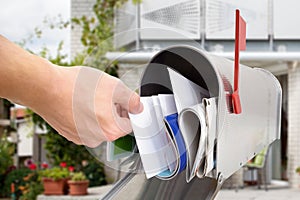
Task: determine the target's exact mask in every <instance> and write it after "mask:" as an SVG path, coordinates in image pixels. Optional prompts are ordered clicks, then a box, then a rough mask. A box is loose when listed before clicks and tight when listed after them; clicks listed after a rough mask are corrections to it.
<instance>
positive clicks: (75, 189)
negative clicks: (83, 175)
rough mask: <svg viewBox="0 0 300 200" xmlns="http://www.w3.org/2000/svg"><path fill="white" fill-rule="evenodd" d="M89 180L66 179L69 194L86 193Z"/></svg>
mask: <svg viewBox="0 0 300 200" xmlns="http://www.w3.org/2000/svg"><path fill="white" fill-rule="evenodd" d="M89 183H90V181H88V180H86V181H68V185H69V194H70V195H86V194H87V188H88V186H89Z"/></svg>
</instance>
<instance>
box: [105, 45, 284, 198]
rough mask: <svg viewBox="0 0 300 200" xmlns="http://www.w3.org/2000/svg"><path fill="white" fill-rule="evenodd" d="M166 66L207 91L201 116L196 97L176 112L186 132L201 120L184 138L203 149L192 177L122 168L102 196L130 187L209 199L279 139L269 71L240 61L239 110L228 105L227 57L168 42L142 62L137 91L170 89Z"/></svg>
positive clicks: (142, 192)
mask: <svg viewBox="0 0 300 200" xmlns="http://www.w3.org/2000/svg"><path fill="white" fill-rule="evenodd" d="M170 70H174V71H175V72H177V73H178V74H179V75H181V76H182V77H184V78H186V79H187V80H189V81H191V82H192V83H193V84H196V85H197V86H200V87H201V88H203V89H205V90H206V91H207V92H208V93H207V95H206V96H205V97H204V98H203V99H202V102H198V103H199V104H200V103H201V104H202V105H203V107H202V108H201V112H202V113H203V114H204V117H205V118H204V119H200V118H201V117H199V116H198V115H197V109H198V108H197V106H198V107H199V105H197V102H195V103H196V104H195V105H194V106H191V107H190V108H186V109H183V110H182V113H181V114H179V118H178V124H179V128H180V129H186V130H188V131H191V132H193V131H195V129H194V128H193V126H197V124H199V123H200V124H201V129H200V131H199V130H198V131H197V132H195V133H192V134H194V136H193V137H191V138H192V141H189V142H187V143H186V146H189V145H192V143H193V140H196V141H197V144H199V146H198V148H199V151H200V152H202V154H203V159H200V162H199V163H198V165H197V170H196V171H197V174H196V177H195V178H193V179H190V180H187V179H186V172H181V173H179V174H177V176H175V177H173V178H172V179H170V180H160V179H158V178H155V177H154V178H151V179H146V178H145V176H144V175H143V174H128V175H127V176H125V178H124V179H123V180H121V181H120V182H119V183H118V184H116V186H115V187H114V188H113V189H112V190H111V192H109V193H108V194H107V195H106V197H105V198H111V197H115V198H116V199H124V198H125V199H126V196H127V195H125V194H128V192H130V193H131V194H132V195H133V196H132V198H135V199H139V198H143V199H184V198H186V199H189V198H195V197H197V198H199V199H212V198H214V196H215V195H216V194H217V192H218V191H219V189H220V187H221V185H222V184H223V182H224V180H226V179H227V178H228V177H230V176H231V175H232V174H233V173H234V172H236V171H237V170H239V169H240V168H241V167H242V166H243V165H244V164H246V162H247V161H249V160H250V159H251V158H253V157H254V156H255V155H256V154H257V153H258V152H260V151H261V150H262V149H264V148H265V147H267V146H268V145H270V144H271V143H272V142H274V141H275V140H276V139H280V121H281V98H282V94H281V93H282V92H281V87H280V84H279V82H278V80H277V79H276V78H275V77H274V76H273V75H272V74H271V73H270V72H268V71H266V70H264V69H261V68H251V67H247V66H244V65H240V68H239V88H238V89H239V96H240V103H241V110H242V112H241V113H239V114H236V113H235V112H234V108H233V105H232V93H233V90H234V86H233V84H234V63H233V61H231V60H227V59H225V58H222V57H217V56H214V55H211V54H209V53H207V52H205V51H203V50H200V49H198V48H196V47H192V46H173V47H168V48H167V49H164V50H161V51H160V52H158V53H157V54H156V55H155V56H154V57H153V58H152V59H151V61H150V62H149V63H148V65H147V67H146V69H145V71H144V74H143V76H142V79H141V87H140V95H141V97H146V96H152V95H158V94H173V93H174V90H175V88H173V87H174V84H173V85H172V80H171V78H172V77H170V73H169V71H170ZM181 89H182V88H181ZM181 98H194V97H193V96H186V97H181ZM182 119H185V120H182ZM203 127H205V128H203ZM204 129H206V130H204ZM204 132H205V133H204ZM201 137H202V138H201ZM200 141H204V142H202V143H201V142H200ZM137 167H138V165H137ZM185 170H186V171H187V170H189V169H188V168H186V169H185ZM197 177H198V178H197ZM132 188H135V189H134V191H133V189H132ZM105 198H104V199H105Z"/></svg>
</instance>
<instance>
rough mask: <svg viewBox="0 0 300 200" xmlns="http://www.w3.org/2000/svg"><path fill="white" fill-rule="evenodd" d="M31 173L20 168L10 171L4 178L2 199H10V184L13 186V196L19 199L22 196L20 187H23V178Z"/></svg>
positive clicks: (26, 169)
mask: <svg viewBox="0 0 300 200" xmlns="http://www.w3.org/2000/svg"><path fill="white" fill-rule="evenodd" d="M30 173H32V172H31V170H29V169H28V168H21V169H16V170H13V171H11V172H10V173H9V174H7V176H6V177H5V181H4V186H3V188H2V195H3V196H4V197H10V195H11V191H10V189H11V184H12V183H14V184H15V194H16V196H17V197H19V196H20V195H21V194H22V191H21V190H20V188H19V187H20V186H22V185H25V180H24V177H26V176H28V175H29V174H30Z"/></svg>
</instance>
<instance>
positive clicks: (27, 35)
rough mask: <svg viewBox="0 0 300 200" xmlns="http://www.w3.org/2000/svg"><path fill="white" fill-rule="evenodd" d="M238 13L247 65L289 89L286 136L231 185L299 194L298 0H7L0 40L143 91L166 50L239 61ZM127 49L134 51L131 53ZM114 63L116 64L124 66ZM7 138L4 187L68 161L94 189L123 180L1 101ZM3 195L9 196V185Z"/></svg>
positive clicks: (1, 163) (1, 128)
mask: <svg viewBox="0 0 300 200" xmlns="http://www.w3.org/2000/svg"><path fill="white" fill-rule="evenodd" d="M237 8H238V9H240V11H241V15H242V16H243V18H244V19H245V21H246V23H247V34H246V35H247V48H246V51H245V52H242V53H241V58H240V59H241V63H243V64H245V65H248V66H251V67H259V68H264V69H267V70H269V71H270V72H272V73H273V74H274V75H275V76H276V77H277V78H278V80H279V81H280V84H281V87H282V90H283V101H282V111H281V112H282V119H281V140H279V141H276V142H275V143H274V144H273V145H272V146H270V147H269V150H268V152H267V153H266V154H265V155H264V156H265V162H263V163H261V164H262V167H261V168H259V169H254V170H253V169H250V168H249V167H247V166H245V167H243V168H242V169H241V170H240V171H239V172H237V173H236V174H235V175H234V176H233V177H232V178H230V179H229V180H228V181H227V184H225V187H228V188H240V187H244V186H252V185H257V184H258V183H259V182H260V180H259V179H261V178H262V179H264V180H263V181H262V182H264V183H265V184H267V185H269V187H271V188H272V185H273V186H274V185H276V184H277V185H278V184H279V185H281V186H284V187H286V186H288V187H291V188H298V187H299V184H300V177H299V174H298V173H297V172H296V169H297V168H298V167H299V166H300V105H299V102H300V90H299V86H300V68H299V61H300V26H299V18H298V11H299V9H300V2H299V1H297V0H286V1H280V0H253V1H238V0H226V1H225V0H172V1H171V0H163V1H162V0H160V1H159V0H141V1H139V0H135V1H131V0H128V1H126V0H114V1H113V0H102V1H101V0H64V1H59V0H44V1H38V0H27V1H21V0H10V1H5V0H0V34H2V35H3V36H4V37H7V38H8V39H9V40H11V41H14V42H16V43H18V44H19V45H21V46H22V47H23V48H25V49H27V50H29V51H31V52H33V53H35V54H38V55H40V56H43V57H45V58H47V59H49V60H50V61H51V62H54V63H56V64H59V65H63V66H72V65H89V66H92V67H95V68H98V69H101V70H104V71H106V72H108V73H110V74H112V75H114V76H118V77H120V78H121V79H122V80H123V81H124V82H125V83H126V84H127V85H128V86H129V87H130V88H132V89H136V88H138V85H137V84H138V82H139V78H140V76H141V73H142V72H143V69H144V68H143V64H145V63H147V62H148V61H149V60H150V59H151V57H152V56H153V55H154V54H155V52H157V50H159V49H162V48H165V47H167V46H171V45H177V44H190V45H196V46H197V47H199V48H202V49H204V50H206V51H208V52H211V53H213V54H216V55H219V56H223V57H226V58H228V59H233V58H234V23H235V16H234V13H235V9H237ZM124 51H125V52H130V53H128V54H126V55H125V56H124ZM115 58H119V59H118V63H117V64H116V63H115V62H113V61H114V60H115ZM33 73H34V72H33ZM0 136H1V138H2V139H1V140H2V142H1V144H0V147H1V148H2V149H0V177H2V178H1V182H0V184H1V186H3V187H0V188H5V187H6V188H7V187H10V184H11V183H12V182H13V181H7V179H8V178H7V177H9V174H11V172H12V171H15V170H20V169H22V168H26V167H28V166H29V165H30V164H29V165H28V163H27V162H31V163H35V164H36V165H37V166H38V168H39V165H40V164H42V163H47V164H49V166H56V165H59V164H60V163H61V162H67V163H68V165H70V166H75V167H76V169H77V170H78V171H85V173H86V174H87V176H88V175H89V173H90V174H93V176H96V175H97V176H98V182H97V181H96V182H95V184H94V185H95V186H96V185H101V184H106V183H107V182H108V183H113V182H115V181H116V180H118V179H120V177H121V176H122V174H121V173H120V171H118V170H116V169H117V168H118V167H114V168H112V167H105V166H104V165H103V164H102V163H101V162H99V160H100V161H103V159H101V158H100V157H101V156H100V157H99V158H97V159H96V158H95V157H93V156H91V155H90V154H89V152H88V151H87V150H85V148H84V147H77V146H76V145H73V144H71V143H69V142H68V141H66V140H65V139H63V138H61V137H60V136H59V135H58V134H57V133H56V132H55V130H53V129H52V128H51V127H50V126H48V125H47V124H46V123H45V122H44V121H43V119H41V118H40V117H39V116H37V115H36V114H34V113H33V112H31V111H30V110H28V109H27V108H25V107H23V106H20V105H15V104H13V103H12V102H8V101H7V100H4V99H1V100H0ZM4 144H5V145H4ZM102 150H103V151H104V150H105V147H104V148H103V149H102ZM74 151H76V152H78V154H76V155H75V154H74ZM4 158H5V159H4ZM1 159H2V160H1ZM88 166H90V168H88ZM91 166H96V167H94V168H93V169H92V167H91ZM87 168H88V169H87ZM89 170H90V171H89ZM97 170H98V171H97ZM261 173H263V175H261ZM25 175H27V174H26V173H24V174H22V176H25ZM99 175H101V178H100V177H99ZM22 176H21V177H22ZM0 191H1V189H0ZM270 192H271V191H270ZM37 193H38V192H37ZM0 194H1V195H2V196H8V195H9V194H10V189H5V190H4V189H3V192H2V191H1V193H0ZM20 196H22V191H20Z"/></svg>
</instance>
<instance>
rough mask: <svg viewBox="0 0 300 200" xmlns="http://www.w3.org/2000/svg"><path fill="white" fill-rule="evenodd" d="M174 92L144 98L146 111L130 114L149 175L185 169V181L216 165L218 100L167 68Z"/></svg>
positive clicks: (169, 174) (166, 175)
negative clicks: (214, 149)
mask: <svg viewBox="0 0 300 200" xmlns="http://www.w3.org/2000/svg"><path fill="white" fill-rule="evenodd" d="M168 72H169V76H170V81H171V84H172V90H173V94H158V95H154V96H147V97H141V102H142V103H143V105H144V110H143V112H142V113H140V114H135V115H134V114H130V115H129V117H130V120H131V124H132V128H133V131H134V136H135V139H136V143H137V147H138V150H139V153H140V156H141V160H142V164H143V167H144V170H145V173H146V176H147V178H151V177H153V176H156V177H158V178H160V179H164V180H168V179H171V178H173V177H174V176H176V175H177V174H178V173H180V172H181V171H183V170H185V169H186V180H187V182H189V181H191V180H192V178H193V177H194V176H195V175H197V176H198V177H203V176H204V175H206V174H207V173H208V172H210V171H211V170H212V169H213V167H214V154H213V153H214V152H213V148H214V140H215V123H216V122H215V119H216V99H215V98H209V92H208V91H207V90H205V89H203V88H202V87H200V86H199V85H196V84H195V83H193V82H191V81H189V80H188V79H186V78H185V77H183V76H182V75H180V74H179V73H177V72H175V71H174V70H172V69H170V68H168Z"/></svg>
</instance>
